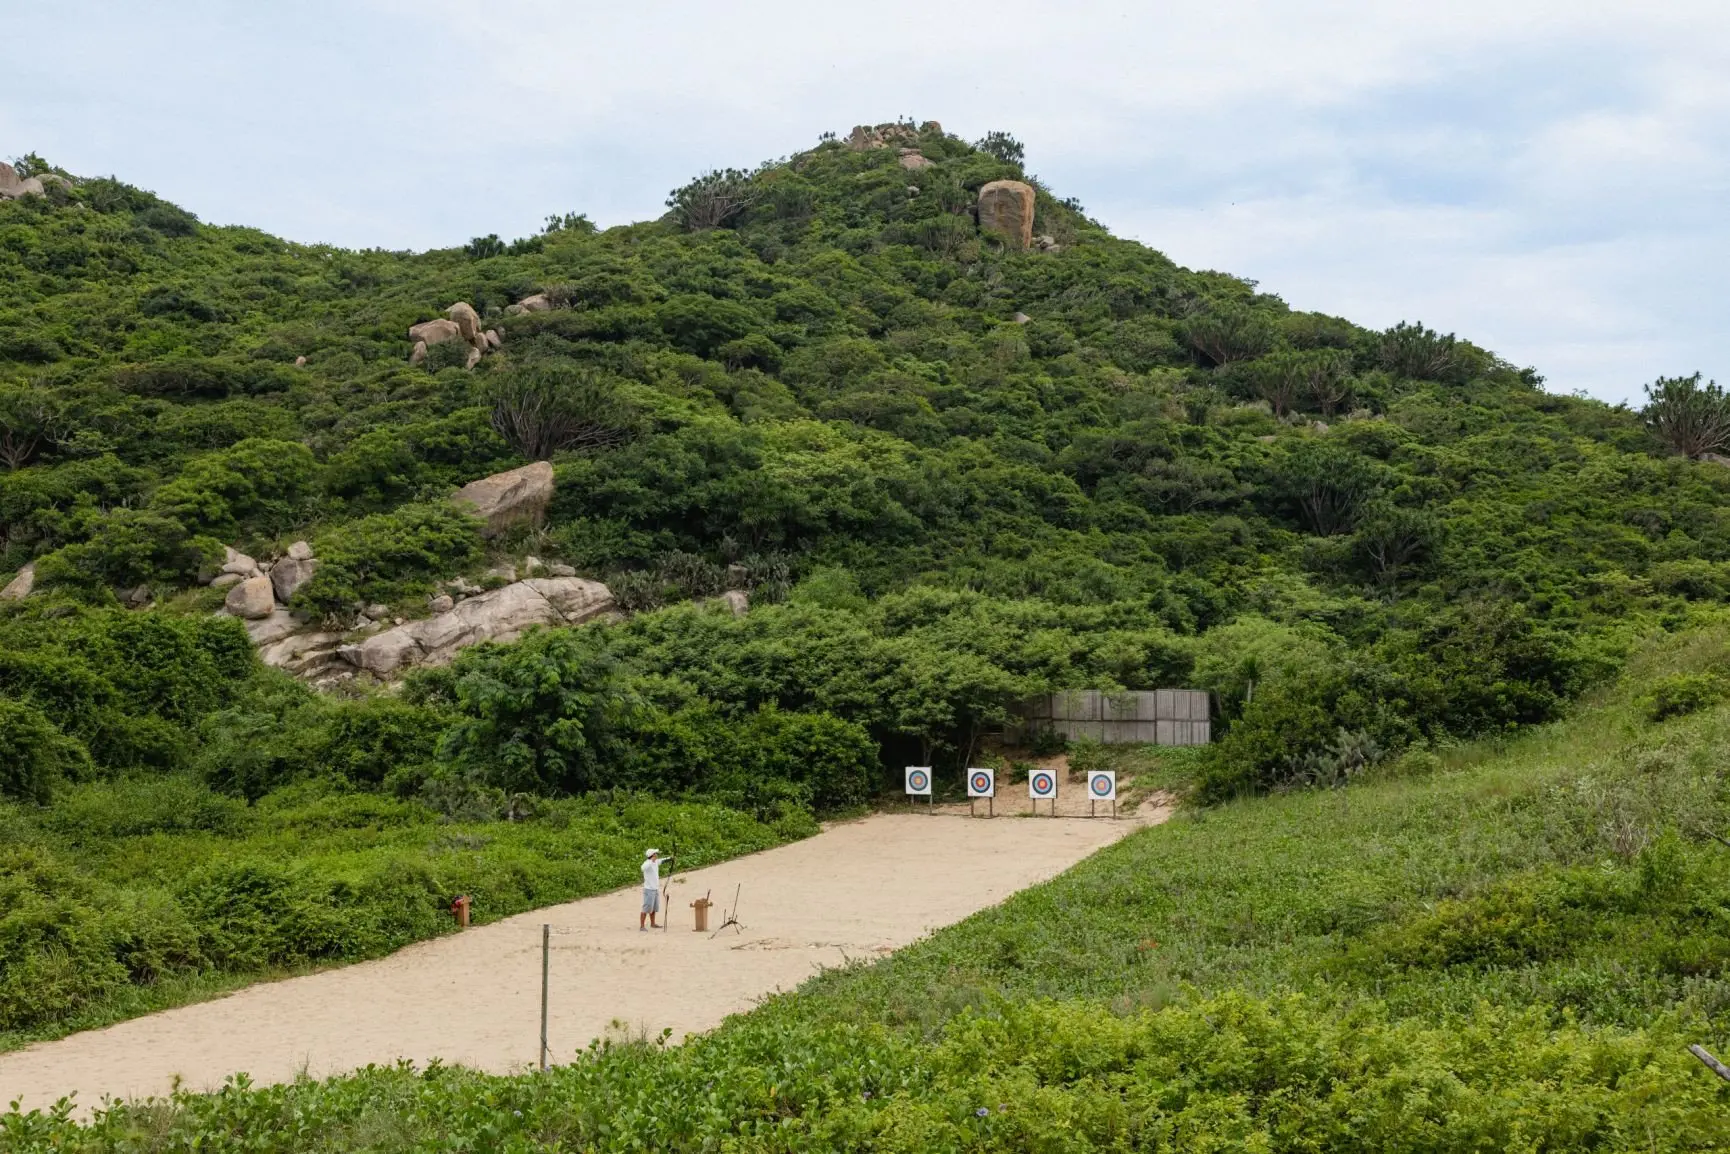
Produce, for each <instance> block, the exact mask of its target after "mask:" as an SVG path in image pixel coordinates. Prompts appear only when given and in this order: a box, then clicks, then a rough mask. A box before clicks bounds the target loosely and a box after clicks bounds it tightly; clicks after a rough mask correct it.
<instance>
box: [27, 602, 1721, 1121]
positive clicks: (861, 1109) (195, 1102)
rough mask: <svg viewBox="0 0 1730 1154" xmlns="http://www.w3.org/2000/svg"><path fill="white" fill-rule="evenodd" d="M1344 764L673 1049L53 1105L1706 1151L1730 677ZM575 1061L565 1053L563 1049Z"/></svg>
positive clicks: (1699, 644)
mask: <svg viewBox="0 0 1730 1154" xmlns="http://www.w3.org/2000/svg"><path fill="white" fill-rule="evenodd" d="M1727 663H1730V630H1727V629H1726V628H1725V627H1723V626H1717V627H1714V628H1712V629H1708V630H1705V631H1702V632H1700V633H1697V634H1694V635H1690V636H1688V637H1686V638H1683V639H1679V640H1676V639H1672V640H1667V641H1663V642H1660V643H1659V644H1657V645H1654V646H1651V647H1647V648H1643V649H1641V650H1640V651H1639V652H1637V654H1636V655H1635V658H1634V661H1633V664H1632V668H1631V669H1630V671H1629V674H1628V675H1627V676H1626V677H1625V678H1624V681H1623V683H1622V684H1621V685H1619V686H1617V687H1615V688H1614V689H1612V690H1608V691H1600V692H1599V693H1597V694H1595V695H1594V697H1593V698H1592V699H1591V700H1590V702H1589V705H1590V709H1589V710H1587V711H1586V712H1584V713H1583V714H1582V716H1581V717H1580V718H1578V719H1576V720H1572V721H1568V722H1564V723H1560V724H1557V725H1552V726H1546V727H1543V728H1542V729H1539V730H1538V731H1536V732H1534V733H1531V734H1529V735H1526V736H1522V737H1520V738H1517V739H1515V740H1513V741H1511V742H1507V743H1482V744H1476V745H1469V746H1462V747H1459V748H1457V749H1455V750H1453V751H1452V752H1451V753H1450V755H1449V756H1448V757H1447V758H1446V759H1445V760H1439V759H1438V760H1435V761H1432V762H1429V763H1424V764H1416V763H1407V764H1406V765H1405V766H1404V767H1403V768H1402V769H1401V770H1399V771H1397V772H1396V771H1393V770H1391V769H1384V770H1382V771H1380V772H1378V773H1376V774H1374V775H1372V776H1371V777H1370V778H1368V779H1366V780H1363V781H1360V782H1357V783H1355V784H1353V785H1351V786H1350V787H1348V788H1345V789H1339V790H1325V791H1306V792H1303V793H1288V794H1286V795H1283V796H1279V797H1273V798H1257V799H1251V800H1244V801H1238V802H1234V803H1232V804H1230V805H1226V806H1221V807H1217V808H1211V809H1204V810H1192V811H1189V812H1186V813H1182V814H1179V815H1178V816H1177V817H1176V818H1174V819H1173V820H1172V821H1171V822H1170V823H1168V824H1167V825H1165V826H1162V827H1159V828H1157V829H1152V830H1148V831H1144V832H1142V833H1140V834H1137V835H1135V836H1133V837H1131V838H1129V839H1127V840H1126V841H1124V842H1121V843H1119V844H1118V845H1117V846H1114V847H1112V848H1111V849H1109V850H1106V851H1104V852H1102V853H1100V854H1098V855H1096V856H1094V857H1093V858H1090V859H1089V860H1087V861H1086V862H1084V863H1082V864H1081V865H1079V866H1077V867H1076V868H1074V869H1073V870H1071V871H1069V873H1067V874H1065V875H1063V876H1062V877H1059V878H1057V879H1056V880H1054V881H1052V882H1049V883H1046V884H1045V885H1042V886H1039V887H1036V888H1035V889H1032V890H1029V891H1025V892H1023V893H1021V894H1018V895H1016V896H1015V897H1013V898H1011V899H1010V900H1009V901H1007V902H1005V903H1004V904H1003V905H1002V906H1000V907H998V908H995V909H992V910H988V911H985V912H983V913H980V914H977V915H975V916H974V917H972V918H970V919H968V920H967V921H966V922H963V923H961V924H960V925H957V926H954V927H951V928H949V929H947V930H943V931H940V932H938V933H937V934H935V935H933V936H932V937H930V938H929V939H926V940H925V941H923V942H921V943H919V944H916V945H914V946H912V947H910V948H908V949H906V950H904V951H901V952H900V953H898V954H896V955H894V956H893V957H891V958H888V959H885V960H883V961H881V962H878V963H875V964H873V965H869V966H866V965H858V966H854V967H850V968H848V969H844V970H839V971H831V972H829V973H827V974H825V975H824V976H822V977H820V978H818V979H815V980H813V981H812V982H810V983H808V984H807V985H806V986H805V987H803V988H802V989H801V990H800V991H799V992H797V993H795V994H792V995H785V996H782V997H779V998H777V999H775V1000H773V1001H771V1002H770V1003H768V1004H767V1005H765V1006H764V1007H762V1008H759V1009H757V1010H755V1011H753V1012H751V1013H749V1014H745V1015H740V1016H738V1017H735V1018H733V1019H730V1020H729V1021H728V1022H727V1023H726V1024H725V1025H723V1026H722V1027H721V1028H720V1029H719V1030H717V1031H715V1032H714V1033H712V1034H710V1035H707V1036H703V1037H699V1038H697V1039H694V1040H692V1041H690V1042H687V1043H685V1044H684V1045H682V1046H678V1047H665V1046H663V1045H661V1044H657V1043H656V1042H655V1041H654V1040H652V1039H650V1040H644V1039H631V1038H628V1037H618V1038H615V1039H613V1040H611V1041H609V1042H607V1043H605V1044H602V1045H599V1046H597V1047H594V1048H591V1049H590V1050H588V1051H586V1052H584V1053H582V1054H580V1055H576V1056H575V1060H574V1061H571V1062H570V1063H569V1064H567V1065H562V1066H559V1067H557V1068H555V1069H554V1070H553V1071H552V1072H551V1073H550V1074H547V1075H536V1074H530V1075H521V1076H516V1077H490V1076H485V1075H480V1074H476V1073H473V1072H470V1071H465V1070H461V1069H447V1068H443V1067H436V1066H435V1067H433V1068H431V1069H427V1070H424V1071H416V1070H413V1069H411V1068H408V1067H400V1068H395V1069H369V1070H366V1071H362V1072H359V1073H357V1074H354V1075H351V1076H347V1077H342V1078H334V1079H330V1080H328V1081H325V1082H314V1081H310V1080H302V1081H300V1082H296V1083H292V1084H288V1085H282V1086H275V1087H268V1088H262V1089H250V1088H247V1087H246V1086H245V1084H244V1082H243V1081H242V1082H236V1083H235V1084H234V1085H232V1086H231V1087H230V1088H229V1089H227V1090H224V1091H222V1092H220V1093H217V1094H213V1095H180V1096H178V1097H177V1098H176V1099H175V1101H174V1102H172V1103H159V1104H154V1105H147V1106H138V1107H122V1108H117V1109H114V1110H112V1111H109V1112H107V1113H105V1114H102V1115H100V1116H99V1117H98V1118H97V1119H96V1120H95V1121H93V1122H92V1123H91V1124H90V1125H88V1126H87V1127H78V1126H75V1125H73V1124H72V1123H70V1122H68V1121H66V1120H65V1119H64V1118H56V1117H54V1116H52V1115H49V1114H44V1113H38V1114H35V1115H33V1116H28V1117H26V1116H21V1115H16V1114H14V1115H13V1116H11V1117H10V1118H7V1119H4V1120H3V1121H0V1143H6V1142H9V1143H10V1144H11V1146H10V1148H13V1149H21V1150H22V1149H38V1148H42V1149H48V1148H52V1149H62V1150H113V1149H128V1150H179V1149H192V1148H196V1149H202V1150H228V1149H236V1150H238V1149H243V1148H244V1149H248V1150H259V1149H262V1150H348V1149H362V1148H365V1149H410V1148H413V1149H429V1148H430V1149H463V1148H470V1147H471V1146H473V1147H485V1148H491V1149H549V1148H551V1149H571V1150H578V1149H580V1150H598V1151H600V1150H604V1151H611V1150H620V1151H623V1150H641V1149H655V1150H736V1151H792V1150H813V1151H815V1150H843V1149H845V1150H855V1149H857V1150H875V1151H907V1152H913V1151H930V1150H955V1151H964V1150H981V1151H983V1150H1026V1151H1092V1150H1128V1149H1136V1150H1225V1149H1249V1150H1269V1151H1322V1150H1339V1151H1347V1150H1354V1151H1355V1150H1365V1149H1373V1150H1390V1151H1392V1150H1399V1151H1405V1150H1412V1151H1467V1150H1473V1151H1475V1150H1486V1151H1488V1150H1496V1151H1503V1150H1630V1151H1632V1150H1647V1151H1650V1150H1663V1151H1668V1150H1708V1149H1721V1148H1722V1147H1723V1145H1724V1143H1726V1142H1727V1141H1730V1086H1726V1085H1724V1084H1723V1083H1722V1082H1720V1081H1719V1080H1718V1079H1717V1078H1715V1077H1714V1076H1713V1075H1712V1074H1711V1073H1710V1072H1708V1071H1707V1070H1706V1069H1705V1068H1704V1067H1702V1066H1700V1065H1699V1064H1698V1063H1697V1062H1696V1061H1695V1060H1694V1059H1693V1057H1692V1056H1690V1055H1689V1054H1688V1053H1687V1051H1686V1049H1685V1048H1684V1046H1685V1043H1687V1042H1695V1041H1700V1042H1705V1043H1707V1044H1708V1045H1710V1046H1712V1047H1713V1048H1715V1049H1718V1050H1719V1051H1720V1052H1722V1049H1723V1047H1724V1045H1725V1043H1726V1042H1727V1041H1730V1033H1726V1031H1725V1027H1724V1021H1725V1018H1724V1013H1725V1006H1726V999H1727V997H1730V986H1727V985H1726V982H1725V977H1724V961H1725V953H1726V949H1727V947H1726V941H1727V940H1730V939H1727V938H1726V935H1725V932H1724V931H1725V925H1726V919H1730V904H1727V894H1730V890H1727V888H1726V882H1727V881H1730V850H1726V849H1725V848H1724V846H1723V845H1722V844H1721V843H1720V842H1719V841H1718V840H1715V838H1714V836H1713V834H1714V831H1717V830H1722V829H1724V828H1725V827H1726V823H1727V821H1730V796H1726V791H1725V788H1724V781H1723V772H1722V766H1723V764H1724V761H1725V758H1726V757H1727V756H1730V708H1726V707H1724V706H1714V707H1709V708H1706V709H1704V710H1703V711H1699V712H1695V713H1693V714H1692V715H1690V716H1686V717H1683V718H1680V719H1676V718H1670V719H1665V720H1662V721H1658V722H1653V721H1651V720H1650V717H1651V715H1652V713H1653V704H1654V698H1653V696H1652V694H1651V693H1650V692H1648V691H1645V690H1644V689H1643V688H1642V687H1645V686H1649V685H1652V684H1662V683H1670V682H1674V681H1676V680H1677V679H1681V678H1692V677H1699V676H1701V675H1704V674H1707V673H1709V672H1710V671H1712V670H1721V669H1724V668H1725V666H1726V664H1727ZM561 1057H566V1056H561Z"/></svg>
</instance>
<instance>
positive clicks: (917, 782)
mask: <svg viewBox="0 0 1730 1154" xmlns="http://www.w3.org/2000/svg"><path fill="white" fill-rule="evenodd" d="M930 785H931V778H930V777H929V776H928V775H927V774H926V773H925V771H924V770H922V769H916V770H914V771H913V772H912V773H909V774H908V775H907V788H908V789H910V790H912V791H914V792H915V793H917V792H919V791H921V790H924V789H928V788H930Z"/></svg>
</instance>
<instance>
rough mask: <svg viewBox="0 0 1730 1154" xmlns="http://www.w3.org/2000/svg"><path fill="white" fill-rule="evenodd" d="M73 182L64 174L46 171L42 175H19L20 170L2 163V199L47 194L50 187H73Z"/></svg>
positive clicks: (0, 194)
mask: <svg viewBox="0 0 1730 1154" xmlns="http://www.w3.org/2000/svg"><path fill="white" fill-rule="evenodd" d="M71 187H72V182H71V181H70V180H67V179H66V178H65V177H64V176H59V175H57V174H55V173H52V172H45V173H43V174H42V175H41V176H23V177H21V176H19V175H18V170H17V169H15V168H13V167H12V166H11V165H10V164H4V163H0V200H12V199H15V198H17V197H20V196H46V195H47V194H48V190H49V189H50V188H71Z"/></svg>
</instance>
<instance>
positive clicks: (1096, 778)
mask: <svg viewBox="0 0 1730 1154" xmlns="http://www.w3.org/2000/svg"><path fill="white" fill-rule="evenodd" d="M1103 801H1109V802H1110V803H1111V817H1112V820H1113V821H1115V820H1117V774H1116V773H1115V772H1113V771H1112V770H1109V769H1090V770H1088V771H1087V816H1088V817H1097V816H1099V814H1098V812H1097V807H1098V805H1099V803H1100V802H1103Z"/></svg>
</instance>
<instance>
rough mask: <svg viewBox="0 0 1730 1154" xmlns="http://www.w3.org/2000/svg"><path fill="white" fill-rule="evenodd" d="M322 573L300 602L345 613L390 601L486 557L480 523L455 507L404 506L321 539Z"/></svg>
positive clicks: (300, 595)
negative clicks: (365, 604) (360, 605)
mask: <svg viewBox="0 0 1730 1154" xmlns="http://www.w3.org/2000/svg"><path fill="white" fill-rule="evenodd" d="M314 547H315V550H316V552H317V555H318V557H319V567H318V571H317V572H316V573H314V574H313V576H312V579H311V580H310V581H308V582H307V583H306V584H305V585H303V586H302V587H301V588H300V589H299V590H298V591H296V593H295V595H294V600H295V604H297V605H304V606H307V607H308V608H311V609H314V610H317V611H318V612H321V613H327V614H334V615H339V616H340V615H343V614H347V613H349V612H350V611H351V610H352V608H353V606H354V604H355V603H356V602H367V601H375V600H376V601H384V602H386V603H389V602H391V601H395V600H398V599H400V598H402V597H404V596H407V595H409V594H410V593H413V592H416V591H419V590H421V589H423V588H425V587H426V586H427V585H429V584H430V582H431V580H432V579H433V578H435V577H439V576H446V575H449V574H451V573H457V572H461V571H462V570H463V569H465V568H467V567H468V566H470V565H472V564H474V563H475V562H476V561H478V560H479V559H480V557H481V537H480V524H479V522H478V521H477V520H476V519H475V518H474V517H473V516H472V515H470V514H469V513H467V512H466V511H464V510H461V509H458V508H456V507H455V506H453V505H450V504H446V503H443V502H436V503H431V504H424V505H403V506H400V507H399V508H397V509H395V510H393V511H391V512H389V513H375V514H373V515H372V516H370V517H363V518H361V519H360V520H358V521H351V522H349V523H347V524H345V525H341V526H339V527H337V528H335V529H333V530H331V531H330V532H328V533H325V534H323V535H321V536H320V537H318V538H317V539H316V541H315V546H314Z"/></svg>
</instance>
